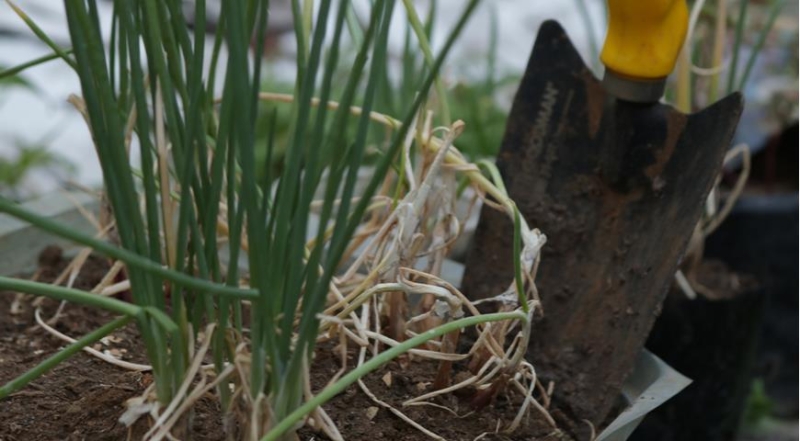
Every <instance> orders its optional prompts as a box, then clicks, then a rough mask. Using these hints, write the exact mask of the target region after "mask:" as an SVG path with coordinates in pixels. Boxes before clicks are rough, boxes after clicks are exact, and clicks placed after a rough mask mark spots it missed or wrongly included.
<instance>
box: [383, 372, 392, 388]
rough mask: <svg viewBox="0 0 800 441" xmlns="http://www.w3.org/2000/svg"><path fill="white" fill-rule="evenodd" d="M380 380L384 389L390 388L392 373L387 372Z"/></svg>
mask: <svg viewBox="0 0 800 441" xmlns="http://www.w3.org/2000/svg"><path fill="white" fill-rule="evenodd" d="M381 380H383V383H384V384H385V385H386V387H392V372H391V371H389V372H387V373H386V375H384V376H383V378H381Z"/></svg>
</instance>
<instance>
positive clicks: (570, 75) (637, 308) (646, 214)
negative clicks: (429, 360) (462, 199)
mask: <svg viewBox="0 0 800 441" xmlns="http://www.w3.org/2000/svg"><path fill="white" fill-rule="evenodd" d="M608 4H609V19H610V22H609V31H608V35H607V37H606V42H605V46H604V48H603V53H602V56H601V60H602V61H603V63H604V64H605V66H606V71H605V76H604V79H603V81H602V82H601V81H599V80H598V79H596V78H595V77H594V76H593V75H592V72H591V71H590V70H589V69H588V68H587V67H586V65H585V64H584V62H583V61H582V60H581V57H580V56H579V54H578V53H577V51H576V50H575V48H574V47H573V45H572V43H571V42H570V40H569V38H568V37H567V35H566V34H565V32H564V30H563V29H562V28H561V27H560V26H559V25H558V24H557V23H556V22H554V21H549V22H546V23H544V24H543V25H542V27H541V29H540V30H539V34H538V36H537V39H536V43H535V45H534V48H533V53H532V55H531V57H530V60H529V62H528V66H527V70H526V71H525V75H524V77H523V79H522V83H521V85H520V87H519V90H518V92H517V95H516V97H515V99H514V103H513V107H512V109H511V114H510V117H509V120H508V123H507V127H506V132H505V137H504V139H503V143H502V147H501V150H500V153H499V155H498V157H497V166H498V168H499V169H500V172H501V175H502V176H503V179H504V182H505V185H506V188H507V190H508V193H509V195H510V196H511V197H512V199H514V200H515V201H516V203H517V205H518V207H519V210H520V212H521V213H522V215H523V216H524V217H525V218H526V220H527V222H528V224H529V225H530V226H531V227H535V228H539V229H540V230H541V231H542V232H543V233H544V234H546V236H547V243H546V245H545V246H544V248H543V250H542V259H541V264H540V266H539V271H538V275H537V278H536V285H537V288H538V292H539V295H540V297H541V301H542V310H543V317H541V318H540V319H538V320H537V321H536V322H535V323H534V325H533V332H532V337H531V340H532V341H531V346H530V350H529V355H528V358H529V359H530V360H531V361H532V363H533V365H534V367H535V368H536V369H537V373H538V374H539V377H540V378H541V379H544V380H545V381H553V382H554V384H555V394H554V402H555V407H557V408H558V409H560V410H561V411H563V412H564V414H565V415H566V417H565V418H564V419H563V420H564V421H567V420H568V421H572V422H577V424H576V425H575V426H572V429H570V430H571V431H572V432H573V433H574V434H575V435H578V436H579V438H580V439H584V438H585V436H584V433H588V432H589V430H590V429H589V425H587V424H584V422H583V421H585V422H589V423H591V425H592V426H593V427H594V428H596V429H601V428H602V427H603V426H604V425H605V424H606V423H607V421H608V417H609V415H610V414H611V412H612V411H615V412H616V411H617V410H620V409H621V407H616V406H623V405H624V404H625V403H620V402H619V397H620V390H621V387H622V384H623V382H624V381H625V379H626V377H627V376H628V375H629V374H630V373H631V370H632V369H633V366H634V362H635V360H636V357H637V356H638V355H639V353H640V351H641V350H642V348H643V345H644V342H645V340H646V338H647V334H648V333H649V331H650V328H651V327H652V325H653V322H654V320H655V319H656V316H657V315H658V314H659V309H660V306H661V303H662V301H663V299H664V296H665V294H666V291H667V288H668V287H669V284H670V282H671V281H672V280H673V276H674V274H675V271H676V268H677V266H678V262H679V260H680V259H681V258H682V255H683V253H684V251H685V249H686V246H687V243H688V240H689V238H690V236H691V234H692V231H693V229H694V227H695V225H696V224H697V222H698V221H699V219H700V217H701V215H702V212H703V205H704V201H705V198H706V197H707V195H708V193H709V191H710V190H711V187H712V185H713V183H714V181H715V178H716V176H717V174H718V172H719V171H720V168H721V164H722V160H723V156H724V154H725V151H726V149H727V148H728V145H729V142H730V141H731V137H732V136H733V133H734V130H735V128H736V124H737V122H738V119H739V115H740V113H741V110H742V99H741V96H740V95H739V94H738V93H735V94H732V95H730V96H728V97H726V98H724V99H722V100H720V101H719V102H717V103H715V104H713V105H711V106H710V107H708V108H706V109H703V110H701V111H699V112H696V113H693V114H690V115H686V114H683V113H681V112H679V111H677V110H676V109H674V108H672V107H670V106H669V105H665V104H661V103H659V99H660V98H661V96H662V94H663V91H664V84H665V80H666V77H667V75H669V74H670V72H671V71H672V69H673V67H674V65H675V61H676V59H677V56H678V53H679V51H680V50H681V47H682V45H683V41H684V38H685V34H686V29H687V23H688V11H687V7H686V4H685V2H684V0H650V1H640V0H609V1H608ZM511 231H513V226H512V224H511V222H510V221H508V219H507V215H505V214H503V213H501V212H498V211H496V210H493V209H489V208H487V209H484V210H483V211H482V213H481V218H480V221H479V224H478V228H477V232H476V236H475V238H474V242H473V245H472V249H471V250H470V253H469V256H468V258H467V265H466V271H465V276H464V281H463V284H462V286H463V289H464V290H465V292H466V294H467V295H468V296H470V297H471V298H473V299H478V298H485V297H488V296H494V295H497V294H498V293H500V292H502V291H503V290H504V289H506V288H507V287H508V283H509V281H510V280H513V277H514V270H513V265H512V252H513V251H512V250H513V246H512V238H513V234H511V233H510V232H511ZM581 427H582V428H581ZM584 429H585V431H584ZM598 431H599V430H598Z"/></svg>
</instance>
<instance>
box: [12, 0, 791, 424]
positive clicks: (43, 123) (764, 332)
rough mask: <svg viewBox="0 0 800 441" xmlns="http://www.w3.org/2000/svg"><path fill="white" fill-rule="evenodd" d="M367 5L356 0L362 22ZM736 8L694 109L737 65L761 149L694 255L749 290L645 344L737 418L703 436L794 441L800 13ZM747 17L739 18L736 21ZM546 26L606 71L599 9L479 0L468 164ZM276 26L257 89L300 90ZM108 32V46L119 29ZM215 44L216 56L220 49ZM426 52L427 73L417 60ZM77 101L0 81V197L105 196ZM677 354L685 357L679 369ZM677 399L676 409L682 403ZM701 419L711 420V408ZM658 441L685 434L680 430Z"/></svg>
mask: <svg viewBox="0 0 800 441" xmlns="http://www.w3.org/2000/svg"><path fill="white" fill-rule="evenodd" d="M364 1H366V0H364ZM431 1H436V5H435V6H436V8H435V10H436V14H435V17H434V18H433V20H432V23H433V26H432V29H433V31H432V33H433V38H432V40H433V47H434V50H436V48H438V47H440V46H441V43H442V42H441V38H443V36H444V35H445V34H446V31H447V30H448V29H449V28H450V27H451V26H452V25H453V24H454V20H455V16H456V13H455V12H451V11H457V10H459V9H460V7H461V5H462V1H461V0H425V1H423V0H417V1H416V2H415V3H417V4H418V6H419V9H418V10H419V14H420V15H421V16H422V17H423V19H427V18H428V16H427V15H426V13H427V12H428V11H430V10H431V9H430V6H431ZM743 1H747V0H743ZM186 3H187V8H186V10H187V11H191V10H192V6H191V2H189V1H187V2H186ZM208 3H209V14H210V15H211V16H212V17H213V16H215V14H216V11H218V10H219V0H216V1H214V0H208ZM362 3H364V2H363V1H359V0H355V1H354V5H356V6H357V7H356V8H355V14H356V18H357V16H358V13H359V7H358V6H359V4H362ZM689 3H690V6H691V7H694V6H698V0H694V1H691V2H689ZM15 4H16V5H17V6H18V7H19V8H20V9H21V10H23V11H24V12H25V13H26V14H27V15H28V16H30V17H31V18H32V19H33V20H34V21H35V22H36V23H37V24H38V25H39V26H40V27H41V28H42V30H43V31H44V32H45V33H46V34H47V35H49V37H50V38H51V39H52V40H53V41H54V43H55V44H57V45H58V46H61V47H68V46H69V43H68V41H69V39H68V32H67V28H66V22H65V19H64V13H63V3H62V2H58V1H53V0H18V1H17V2H16V3H15ZM723 4H724V5H723ZM98 5H99V11H100V14H101V22H102V23H105V22H106V21H107V20H103V16H105V17H108V16H110V10H111V5H112V2H111V1H102V0H99V1H98ZM362 6H363V5H362ZM723 6H724V7H723ZM740 6H741V2H740V1H727V2H726V1H725V0H721V1H708V2H703V3H702V4H700V5H699V6H698V11H699V15H698V19H697V20H698V21H697V26H696V29H695V33H694V34H693V35H692V36H691V44H692V46H693V51H692V54H693V56H692V59H691V62H692V65H693V66H692V71H693V73H694V76H693V81H692V87H693V95H692V100H691V103H690V107H691V108H692V109H693V110H699V109H701V108H703V107H705V106H706V105H708V104H709V103H710V101H712V100H713V98H714V97H719V96H720V94H719V93H718V92H719V90H712V88H710V87H709V80H708V79H707V78H708V77H710V76H712V75H713V74H714V72H716V73H720V72H721V76H722V77H723V78H727V75H726V74H725V72H726V71H728V70H729V69H731V67H732V66H733V64H734V62H735V63H736V67H737V68H738V71H739V72H746V74H745V75H744V76H743V77H741V78H742V81H741V82H740V83H738V84H734V86H735V87H734V89H740V90H742V92H743V94H744V96H745V100H746V106H745V111H744V114H743V116H742V120H741V122H740V125H739V129H738V132H737V134H736V137H735V139H734V142H733V145H739V144H744V145H746V148H747V150H748V151H749V152H750V153H751V156H752V163H751V164H750V167H749V170H750V173H749V179H748V181H747V184H746V185H745V187H744V189H743V190H742V191H741V194H740V195H739V197H738V200H737V202H736V204H735V206H734V207H733V209H732V210H731V212H730V215H729V216H728V218H727V219H726V220H725V222H724V223H723V224H722V225H721V226H720V228H719V229H718V230H717V231H716V232H715V233H714V234H713V235H712V236H710V237H708V238H706V240H705V244H704V249H702V250H700V255H701V257H704V258H705V260H706V261H709V262H710V261H712V260H713V261H715V262H721V263H720V264H721V265H724V268H725V270H724V271H711V273H713V274H717V275H718V274H723V275H724V277H723V279H724V280H723V282H724V283H722V284H721V285H723V286H728V285H731V283H732V282H731V281H732V280H733V281H735V282H736V283H735V285H736V286H735V287H734V288H735V289H734V288H731V289H734V291H736V292H737V295H739V294H741V297H736V298H741V299H743V300H741V301H739V300H736V301H730V302H729V303H725V302H719V301H717V300H719V299H714V301H713V302H711V303H709V304H708V305H699V306H698V303H696V302H695V303H692V304H691V305H686V304H683V303H682V302H683V301H684V300H685V299H684V298H683V297H680V294H678V297H676V299H677V300H675V301H674V302H673V303H668V304H667V306H669V305H674V307H675V308H676V311H677V312H676V314H677V316H678V317H679V319H678V321H677V322H668V321H667V320H668V317H669V312H668V311H667V310H668V309H669V308H666V309H665V311H666V312H665V314H664V317H667V318H665V319H664V320H661V321H660V324H657V326H656V330H655V331H654V334H653V337H652V338H651V341H650V342H649V343H648V347H650V349H652V350H654V352H655V353H656V354H657V355H659V356H662V357H663V358H665V360H666V361H667V362H669V363H670V364H672V365H673V366H674V367H676V368H677V369H678V370H679V371H681V372H684V373H686V374H687V375H688V376H690V377H692V378H695V379H696V380H697V381H696V384H695V389H694V390H695V391H696V392H697V393H701V392H702V394H704V395H703V397H702V399H705V400H706V401H702V400H701V399H698V398H697V395H694V396H693V395H692V392H691V391H692V389H691V388H690V389H688V390H687V392H686V394H684V397H686V399H687V400H690V402H693V403H695V404H698V403H699V404H698V405H700V406H712V407H713V406H714V403H718V402H719V401H720V400H723V401H726V403H730V404H731V406H728V407H730V409H729V408H728V407H726V406H721V407H725V409H724V412H722V413H721V415H720V416H719V417H718V418H719V421H724V423H723V422H720V423H719V424H720V425H722V424H727V425H728V426H730V427H733V429H730V430H728V429H726V431H724V434H723V432H720V435H719V437H716V435H715V436H714V437H711V436H710V435H709V437H698V438H694V439H733V438H734V437H736V438H738V439H740V440H745V439H747V440H762V439H763V440H770V439H774V440H784V439H785V440H797V439H798V436H797V427H798V426H797V418H798V400H797V398H798V368H797V366H798V340H797V329H798V320H797V317H798V270H797V269H798V263H797V262H798V261H797V255H798V249H797V247H796V245H795V244H797V243H798V235H797V233H798V222H799V221H798V149H799V147H798V122H797V119H798V63H799V61H798V2H796V1H778V0H759V1H755V0H750V1H747V9H746V13H745V14H744V15H742V13H741V11H742V10H743V8H741V7H740ZM362 9H363V8H362ZM720 11H722V12H720ZM398 13H399V14H398V15H397V17H395V18H396V21H397V26H396V29H394V30H393V32H392V35H391V37H390V39H391V47H390V54H391V57H392V59H393V63H394V65H393V66H392V67H391V69H390V72H395V73H397V78H391V79H393V80H396V81H400V80H399V78H400V77H402V74H401V73H399V72H400V71H402V70H403V68H404V67H405V66H408V64H409V63H408V60H407V59H405V58H407V57H409V55H410V56H412V57H413V56H414V55H415V54H408V53H406V52H405V51H404V41H405V38H406V32H407V30H406V26H405V25H404V23H405V20H404V17H403V16H402V11H398ZM719 14H724V15H725V19H726V21H727V29H728V32H727V33H726V42H725V43H726V44H725V50H724V52H723V58H722V60H720V64H719V66H714V63H713V61H714V60H713V59H712V58H713V57H712V56H711V55H710V53H711V43H710V42H711V40H712V37H713V26H714V23H715V22H716V18H717V17H718V16H719ZM742 17H744V20H740V18H742ZM547 19H557V20H558V21H559V22H560V23H561V24H562V26H564V28H565V29H566V30H567V32H568V34H569V35H570V37H571V39H572V41H573V42H574V44H575V45H576V46H577V48H578V50H579V52H580V53H581V54H582V56H583V57H584V59H585V60H587V64H589V65H591V66H593V68H594V69H595V71H596V73H597V74H598V75H601V71H602V67H601V65H600V63H599V60H598V54H599V49H600V47H601V45H602V42H603V38H604V35H605V26H606V23H605V22H606V15H605V2H604V1H601V0H571V1H552V0H490V1H484V2H483V3H482V4H481V6H480V9H479V10H478V11H477V12H476V14H475V16H474V18H473V20H472V21H471V22H470V23H469V25H468V27H467V29H466V30H465V31H464V36H463V38H461V39H460V40H459V41H458V43H457V46H456V47H455V48H454V50H453V52H452V55H451V57H450V58H449V60H448V62H447V65H446V66H445V69H444V80H445V86H446V87H445V89H446V97H445V98H444V99H446V100H447V102H448V104H449V107H450V109H451V112H452V118H453V119H456V118H460V119H463V120H465V122H466V123H467V125H466V131H465V132H464V135H463V136H462V137H461V138H460V139H459V143H458V147H459V148H460V149H461V151H462V152H464V153H465V154H467V155H470V156H471V157H472V158H476V157H493V156H494V154H495V152H496V151H497V149H498V148H499V145H500V142H501V139H502V136H503V131H504V129H505V121H506V116H507V113H508V111H509V108H510V105H511V101H512V99H513V94H514V92H515V91H516V88H517V85H518V82H519V79H520V77H521V76H522V74H523V72H524V69H525V66H526V64H527V62H528V55H529V54H530V51H531V48H532V47H533V42H534V39H535V36H536V32H537V31H538V28H539V26H540V25H541V23H542V22H543V21H544V20H547ZM210 23H211V24H210V25H209V26H208V30H207V31H208V38H209V40H213V32H214V25H213V19H212V20H210ZM739 23H742V26H741V38H736V37H735V35H736V34H737V33H738V32H739V31H738V30H737V29H738V28H739V26H738V25H739ZM269 27H270V34H269V36H268V42H267V45H266V49H265V53H264V54H263V58H264V59H265V60H266V61H267V63H266V64H265V78H264V81H263V88H264V90H265V91H273V92H284V93H291V91H292V88H293V80H294V61H293V60H294V57H295V48H294V47H293V44H294V37H293V36H292V35H289V34H288V33H289V32H291V29H292V14H291V7H290V3H289V1H288V0H272V10H271V15H270V26H269ZM105 31H106V33H107V35H108V33H109V31H110V30H109V29H105ZM206 47H207V48H211V47H212V44H208V45H206ZM50 53H51V49H49V48H48V47H47V46H46V45H44V44H43V43H41V42H40V40H39V39H38V38H36V36H34V35H33V34H32V32H31V30H30V29H29V28H28V26H27V25H26V23H25V22H24V21H23V20H22V19H21V18H20V17H19V15H18V14H17V13H15V12H14V10H13V9H12V7H11V6H10V5H9V4H8V3H6V2H2V3H0V72H3V71H7V70H8V69H10V68H13V67H15V66H19V65H22V64H23V63H26V62H29V61H31V60H34V59H37V58H39V57H42V56H46V55H48V54H50ZM734 54H737V55H736V56H735V57H734ZM416 55H418V59H419V60H420V62H421V59H422V54H416ZM222 57H223V59H224V57H225V54H224V49H223V53H222ZM734 60H735V61H734ZM412 64H413V63H412ZM220 66H224V63H220ZM391 76H392V74H390V77H391ZM724 82H725V81H723V83H724ZM220 84H221V83H220ZM673 85H674V84H673ZM79 90H80V87H79V83H78V78H77V76H76V75H75V74H74V72H73V71H72V70H71V69H70V68H69V67H68V66H66V65H65V64H64V63H63V62H60V61H58V60H55V61H52V62H49V63H45V64H42V65H40V66H36V67H34V68H32V69H28V70H25V71H24V72H22V73H20V74H17V75H5V76H2V78H0V195H2V196H4V197H9V198H12V199H15V200H19V201H22V200H27V199H30V198H33V197H36V196H39V195H42V194H45V193H48V192H53V191H55V190H57V189H60V188H70V187H73V188H74V187H77V188H95V189H96V188H99V187H100V186H101V185H102V176H101V173H100V167H99V164H98V162H97V160H96V158H95V154H94V147H93V145H92V142H91V139H90V136H89V133H88V130H87V128H86V125H85V123H84V121H83V119H82V117H81V116H80V114H79V113H78V112H77V111H76V110H75V109H74V108H73V107H72V105H71V104H70V103H69V102H68V101H67V100H68V98H69V96H70V94H77V93H79ZM412 92H413V91H412ZM674 96H675V90H674V87H673V88H670V89H668V92H667V95H666V100H668V101H671V100H672V99H673V98H674ZM439 99H442V97H439ZM391 107H392V106H391V102H390V101H387V102H386V103H385V111H386V112H387V113H390V110H391ZM278 124H280V117H279V119H278ZM134 160H135V159H134ZM741 172H742V161H740V160H736V159H734V160H731V161H729V162H727V163H726V167H725V170H724V173H723V176H722V178H721V184H720V191H719V197H720V198H722V199H724V198H725V197H727V196H729V195H730V190H731V189H732V188H734V187H735V182H736V181H737V179H738V177H739V176H740V174H741ZM713 274H712V275H713ZM699 277H700V276H699ZM748 280H752V281H753V282H752V284H748V283H749V282H747V281H748ZM702 282H703V283H705V286H707V287H708V286H711V288H712V291H713V290H714V287H716V286H718V285H720V284H716V285H715V284H714V282H713V281H708V280H703V281H702ZM726 283H727V285H726ZM734 297H735V296H734ZM731 298H733V297H731ZM706 300H709V299H708V298H707V299H706ZM693 308H694V309H693ZM703 308H708V309H703ZM692 314H695V315H697V318H695V320H699V321H701V322H703V323H705V322H709V321H711V319H710V318H709V317H713V316H714V314H721V315H722V316H724V317H736V320H737V321H736V322H735V323H737V324H741V328H742V329H745V331H746V332H744V333H743V337H741V339H739V340H737V339H734V338H733V334H734V333H732V332H730V331H731V330H730V329H729V326H731V325H730V324H720V323H727V322H724V321H722V319H720V320H721V321H720V322H719V323H711V324H710V325H709V328H707V329H706V328H704V329H702V330H701V329H700V328H698V327H697V326H698V325H697V324H696V323H690V322H691V320H690V319H691V318H692ZM737 314H743V315H741V317H740V316H739V315H737ZM675 323H678V324H675ZM676 326H678V327H679V328H680V329H682V330H683V331H681V332H684V331H685V332H689V333H694V334H693V335H695V337H691V338H689V337H687V338H688V340H686V338H684V337H685V336H682V337H681V338H684V340H681V341H678V340H676V339H677V338H678V337H679V336H678V335H677V334H676V331H675V329H676ZM687 330H688V331H687ZM700 332H702V335H704V336H706V337H708V344H709V345H710V347H713V348H716V350H717V351H719V352H720V353H721V354H722V355H720V357H722V358H721V359H725V357H724V356H725V355H726V354H727V355H728V356H731V357H732V358H731V360H733V361H731V362H730V363H729V362H728V361H725V363H729V365H730V366H731V367H730V369H728V371H726V372H734V371H735V372H734V374H735V375H734V377H735V378H734V379H733V380H731V381H735V382H736V385H737V386H736V387H737V388H738V389H737V390H739V389H741V390H739V391H738V392H737V393H736V394H733V393H731V394H730V395H728V392H731V390H732V389H731V387H730V385H729V384H712V385H710V386H709V389H703V388H702V387H701V386H702V384H703V382H702V381H701V380H700V379H698V378H700V377H702V375H703V374H707V375H709V376H712V377H716V378H722V376H721V375H720V374H719V373H718V372H717V371H715V370H714V369H715V368H718V366H717V367H702V366H701V368H702V369H704V370H703V371H702V372H701V373H699V374H697V373H695V374H693V373H692V372H689V371H691V370H692V369H693V368H694V367H696V366H698V365H702V364H703V363H704V362H705V359H707V358H709V357H711V356H712V355H710V354H709V353H708V352H705V353H703V354H701V355H700V356H699V357H701V358H703V359H702V360H699V361H698V360H695V359H694V358H693V357H698V355H697V354H696V353H694V354H693V353H691V351H688V352H681V351H677V352H675V353H674V354H672V355H670V354H669V352H670V351H671V350H673V349H676V348H679V349H680V348H685V347H692V348H697V347H698V345H697V341H696V340H697V337H696V335H697V334H698V333H700ZM692 338H694V339H695V340H692ZM681 345H683V346H681ZM739 347H745V348H746V349H747V348H749V349H747V351H749V352H747V351H745V353H743V354H739V353H736V350H737V349H736V348H739ZM655 348H660V349H659V350H657V349H655ZM731 354H733V355H731ZM670 356H672V357H676V358H674V359H669V358H670ZM726 360H727V359H726ZM740 361H741V363H739V362H740ZM682 364H683V365H682ZM733 365H735V366H733ZM742 372H745V374H742ZM714 388H717V389H714ZM698 400H701V401H698ZM676 403H678V404H676V406H677V405H680V402H679V401H676ZM709 403H710V404H709ZM684 408H686V406H684ZM664 412H667V413H666V414H663V415H655V416H653V417H652V421H651V422H650V423H649V425H648V423H647V422H646V424H644V425H643V427H642V431H640V432H639V433H640V435H639V436H640V437H641V438H640V439H659V438H658V437H657V436H656V435H653V433H659V434H662V435H663V434H664V433H665V429H664V425H666V426H667V427H672V426H674V425H675V421H673V420H670V418H673V419H674V418H677V416H676V415H679V414H678V413H675V412H677V411H676V410H675V409H673V410H669V408H666V410H665V411H664ZM669 412H672V413H673V414H669ZM707 417H708V419H709V420H711V419H713V418H717V416H715V415H714V412H713V411H709V413H708V415H707ZM697 418H700V419H701V420H702V421H701V423H700V424H703V421H705V422H706V423H705V425H706V426H708V425H710V424H711V423H709V422H708V421H706V420H703V416H699V417H697ZM714 424H717V423H714ZM648 427H649V428H650V429H648ZM726 427H727V426H726ZM647 430H653V431H654V432H647ZM648 433H649V435H648ZM662 438H663V439H688V438H681V437H680V435H678V434H674V433H673V434H668V435H664V436H663V437H662Z"/></svg>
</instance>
